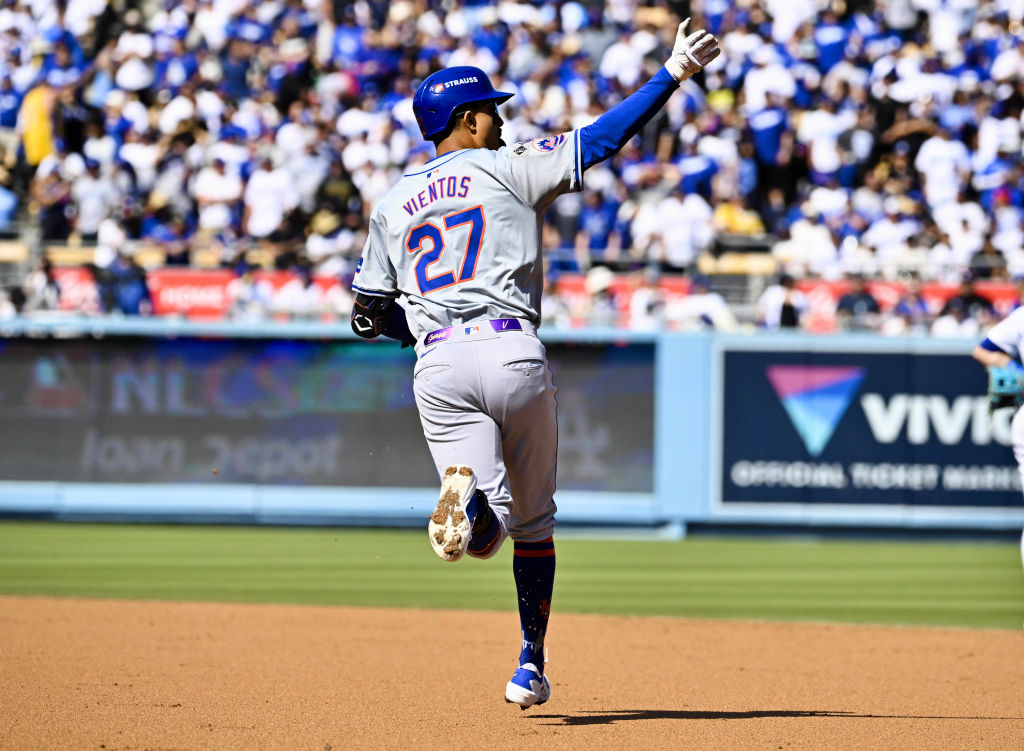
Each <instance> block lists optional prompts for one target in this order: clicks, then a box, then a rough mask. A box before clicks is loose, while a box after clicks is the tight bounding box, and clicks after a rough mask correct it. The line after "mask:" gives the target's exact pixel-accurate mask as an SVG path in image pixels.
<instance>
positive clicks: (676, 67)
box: [665, 18, 722, 81]
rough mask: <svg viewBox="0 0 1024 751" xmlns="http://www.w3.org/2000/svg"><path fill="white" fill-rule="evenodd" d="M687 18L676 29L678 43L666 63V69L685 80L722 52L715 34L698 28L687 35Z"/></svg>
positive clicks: (677, 78)
mask: <svg viewBox="0 0 1024 751" xmlns="http://www.w3.org/2000/svg"><path fill="white" fill-rule="evenodd" d="M689 23H690V19H689V18H687V19H686V20H685V21H683V22H682V23H681V24H679V29H678V31H676V43H675V45H674V46H673V47H672V56H671V57H670V58H669V59H668V61H667V62H666V63H665V69H666V70H668V72H669V73H671V74H672V77H673V78H674V79H676V80H677V81H685V80H686V79H687V78H689V77H690V76H692V75H693V74H694V73H696V72H697V71H698V70H700V69H701V68H703V67H704V66H705V65H707V64H708V63H710V62H711V61H712V60H714V59H715V58H716V57H718V55H719V54H720V53H721V51H722V50H721V49H720V48H719V47H718V40H717V39H716V38H715V35H714V34H712V33H710V32H708V31H705V30H704V29H698V30H697V31H695V32H693V33H692V34H690V36H686V26H687V24H689Z"/></svg>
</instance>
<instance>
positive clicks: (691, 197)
mask: <svg viewBox="0 0 1024 751" xmlns="http://www.w3.org/2000/svg"><path fill="white" fill-rule="evenodd" d="M645 212H651V213H653V216H654V217H656V220H655V221H656V223H655V227H656V229H655V231H654V237H653V240H654V244H653V247H652V248H651V256H650V257H651V258H652V260H656V261H659V262H660V263H661V265H662V268H664V269H665V270H666V271H684V270H686V269H688V268H689V267H690V266H691V265H693V263H694V262H695V261H696V260H697V256H698V254H699V253H700V252H701V251H702V250H704V248H706V247H707V246H708V245H710V243H711V240H712V238H713V237H714V226H713V224H712V218H713V216H714V212H713V211H712V210H711V206H709V205H708V202H707V201H705V200H704V199H703V198H701V197H700V196H699V195H697V194H696V193H689V194H684V193H683V191H682V189H677V190H676V191H673V192H672V193H671V194H670V195H669V196H667V197H666V198H664V199H663V200H662V201H661V202H660V203H657V204H653V205H652V204H644V205H642V206H641V207H640V210H639V211H638V212H637V214H638V216H637V219H636V221H638V222H639V221H641V217H640V216H639V215H640V214H643V213H645Z"/></svg>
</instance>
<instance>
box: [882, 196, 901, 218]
mask: <svg viewBox="0 0 1024 751" xmlns="http://www.w3.org/2000/svg"><path fill="white" fill-rule="evenodd" d="M901 208H902V207H901V206H900V199H899V198H898V197H896V196H889V197H888V198H886V199H885V200H884V201H882V211H884V212H885V213H886V215H892V216H896V215H898V214H899V213H900V209H901Z"/></svg>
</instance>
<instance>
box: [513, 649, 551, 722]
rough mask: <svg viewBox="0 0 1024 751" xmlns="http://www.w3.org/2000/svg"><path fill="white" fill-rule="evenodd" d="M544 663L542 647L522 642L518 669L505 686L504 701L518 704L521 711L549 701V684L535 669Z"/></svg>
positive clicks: (545, 677) (544, 676)
mask: <svg viewBox="0 0 1024 751" xmlns="http://www.w3.org/2000/svg"><path fill="white" fill-rule="evenodd" d="M545 662H547V660H546V659H545V658H544V653H543V646H541V647H539V648H537V647H536V646H535V645H534V644H533V642H523V651H522V653H521V654H520V655H519V668H518V669H517V670H516V672H515V675H513V676H512V680H510V681H509V682H508V684H507V685H506V686H505V701H507V702H509V703H510V704H518V705H519V707H520V708H521V709H529V708H530V707H532V706H533V705H534V704H543V703H544V702H546V701H547V700H548V699H550V698H551V683H550V682H549V681H548V677H547V676H546V675H544V674H543V673H542V672H541V671H540V670H539V669H538V668H537V665H538V664H539V665H541V667H543V665H544V663H545Z"/></svg>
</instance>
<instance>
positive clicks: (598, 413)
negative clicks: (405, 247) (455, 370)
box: [0, 337, 654, 492]
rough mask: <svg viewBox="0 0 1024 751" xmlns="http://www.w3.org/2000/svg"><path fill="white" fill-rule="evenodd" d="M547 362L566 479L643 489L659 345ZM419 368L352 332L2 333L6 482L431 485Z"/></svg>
mask: <svg viewBox="0 0 1024 751" xmlns="http://www.w3.org/2000/svg"><path fill="white" fill-rule="evenodd" d="M549 355H550V359H551V364H552V369H553V371H554V373H555V383H556V385H557V386H558V387H559V391H558V410H559V418H560V436H559V444H558V452H559V465H560V466H559V475H558V483H559V487H560V488H563V489H587V490H608V491H635V492H650V491H651V490H652V487H653V433H654V429H653V423H654V350H653V347H652V346H649V345H648V346H644V345H640V346H636V347H611V346H603V345H602V346H581V345H575V346H551V347H549ZM413 361H414V356H413V354H412V352H411V350H409V349H406V350H402V349H400V348H399V347H398V346H397V345H393V346H392V345H388V344H376V343H363V342H353V341H312V340H273V341H271V340H241V341H234V340H222V339H199V338H181V339H167V340H164V339H144V338H134V337H120V338H118V337H109V338H104V339H100V340H82V339H69V340H34V339H8V340H3V341H0V419H2V420H3V423H4V425H6V426H8V428H9V429H7V430H4V431H0V479H2V480H22V481H31V480H35V481H63V482H117V483H189V482H203V483H209V482H224V483H246V484H249V483H261V484H271V485H308V486H350V487H351V486H355V487H362V486H367V487H373V486H377V487H433V486H435V485H436V484H437V481H438V480H437V474H436V472H435V470H434V466H433V464H432V462H431V459H430V454H429V452H428V450H427V446H426V442H425V440H424V438H423V434H422V430H421V427H420V422H419V417H418V415H417V412H416V406H415V402H414V398H413V393H412V365H413ZM14 426H16V429H13V428H14Z"/></svg>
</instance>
